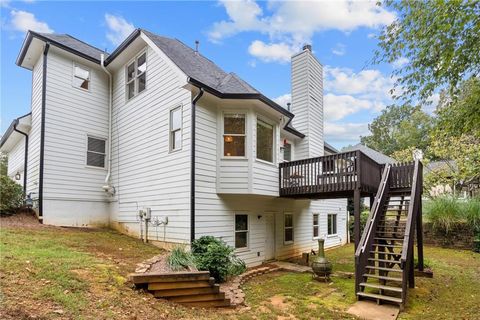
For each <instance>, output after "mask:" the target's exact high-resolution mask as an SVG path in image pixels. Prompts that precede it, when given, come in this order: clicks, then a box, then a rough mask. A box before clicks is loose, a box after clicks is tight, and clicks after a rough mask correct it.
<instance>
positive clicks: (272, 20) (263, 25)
mask: <svg viewBox="0 0 480 320" xmlns="http://www.w3.org/2000/svg"><path fill="white" fill-rule="evenodd" d="M220 4H221V5H223V6H224V7H225V10H226V12H227V15H228V17H229V19H228V20H223V21H220V22H217V23H215V24H214V25H213V27H212V28H211V30H210V32H209V37H210V39H211V40H212V41H219V40H221V39H223V38H226V37H229V36H232V35H234V34H236V33H239V32H244V31H258V32H262V33H265V34H268V35H269V36H270V37H271V38H272V39H279V38H280V39H281V38H283V37H284V36H288V37H289V38H290V39H292V43H293V42H297V43H302V42H305V41H306V40H308V39H310V38H311V36H312V35H313V33H315V32H318V31H323V30H329V29H335V30H340V31H344V32H350V31H352V30H355V29H357V28H359V27H369V28H377V27H380V26H383V25H386V24H389V23H391V22H392V21H393V20H394V18H395V14H394V13H392V12H389V11H387V10H385V9H383V8H382V7H379V6H377V5H376V3H375V1H350V0H341V1H285V2H283V1H282V2H280V1H271V2H269V4H268V6H267V7H268V9H269V11H271V14H270V15H265V14H264V12H263V10H262V8H261V7H260V6H259V5H258V4H257V3H256V2H255V1H252V0H242V1H228V0H221V1H220Z"/></svg>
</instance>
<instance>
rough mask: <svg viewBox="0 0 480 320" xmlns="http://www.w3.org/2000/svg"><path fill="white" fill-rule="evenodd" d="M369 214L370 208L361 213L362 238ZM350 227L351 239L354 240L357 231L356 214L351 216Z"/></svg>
mask: <svg viewBox="0 0 480 320" xmlns="http://www.w3.org/2000/svg"><path fill="white" fill-rule="evenodd" d="M369 214H370V212H369V211H368V210H365V211H362V213H361V214H360V238H361V237H362V233H363V229H365V225H366V224H367V220H368V215H369ZM348 228H349V230H350V241H352V242H353V241H354V240H355V232H354V231H355V217H354V216H350V220H349V226H348Z"/></svg>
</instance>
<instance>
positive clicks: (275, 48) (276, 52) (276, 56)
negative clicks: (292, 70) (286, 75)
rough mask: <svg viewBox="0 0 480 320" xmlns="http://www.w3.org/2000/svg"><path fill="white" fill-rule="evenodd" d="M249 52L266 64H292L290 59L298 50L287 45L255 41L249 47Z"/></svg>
mask: <svg viewBox="0 0 480 320" xmlns="http://www.w3.org/2000/svg"><path fill="white" fill-rule="evenodd" d="M248 52H249V53H250V54H251V55H252V56H254V57H255V58H258V59H260V60H261V61H264V62H280V63H287V62H290V58H291V57H292V55H293V54H295V53H296V52H297V50H296V49H295V48H294V47H292V46H290V45H288V44H286V43H283V42H282V43H268V44H267V43H264V42H263V41H260V40H255V41H253V42H252V43H251V44H250V46H249V47H248Z"/></svg>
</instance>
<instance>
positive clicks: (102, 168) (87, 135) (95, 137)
mask: <svg viewBox="0 0 480 320" xmlns="http://www.w3.org/2000/svg"><path fill="white" fill-rule="evenodd" d="M88 138H93V139H98V140H104V141H105V162H104V164H103V167H96V166H90V165H88V164H87V163H88V162H87V157H88V153H89V152H94V153H99V152H95V151H89V150H88ZM108 157H109V154H108V139H107V138H105V137H101V136H96V135H93V134H88V133H87V134H86V135H85V167H86V168H89V169H97V170H103V171H106V170H107V161H109V159H108Z"/></svg>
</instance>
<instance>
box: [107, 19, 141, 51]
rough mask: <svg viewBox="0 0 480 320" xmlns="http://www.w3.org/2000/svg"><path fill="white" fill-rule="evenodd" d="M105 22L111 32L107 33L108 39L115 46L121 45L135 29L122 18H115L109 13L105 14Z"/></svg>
mask: <svg viewBox="0 0 480 320" xmlns="http://www.w3.org/2000/svg"><path fill="white" fill-rule="evenodd" d="M105 22H106V23H107V27H108V29H109V31H108V32H107V39H108V40H109V41H110V42H111V43H113V44H114V45H119V44H120V43H122V41H123V40H125V39H126V38H127V37H128V36H129V35H130V34H131V33H132V32H133V30H135V27H134V26H133V24H132V23H130V22H128V21H127V20H125V19H124V18H123V17H122V16H115V15H112V14H109V13H106V14H105Z"/></svg>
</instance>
